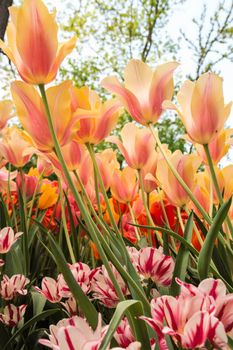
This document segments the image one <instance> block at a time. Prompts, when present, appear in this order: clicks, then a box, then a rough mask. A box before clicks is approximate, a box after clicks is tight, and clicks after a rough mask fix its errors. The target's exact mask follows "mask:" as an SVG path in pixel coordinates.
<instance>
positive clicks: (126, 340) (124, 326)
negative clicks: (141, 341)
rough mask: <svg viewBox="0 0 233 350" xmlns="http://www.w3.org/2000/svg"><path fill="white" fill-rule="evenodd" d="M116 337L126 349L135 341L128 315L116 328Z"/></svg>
mask: <svg viewBox="0 0 233 350" xmlns="http://www.w3.org/2000/svg"><path fill="white" fill-rule="evenodd" d="M114 338H115V339H116V341H117V343H118V344H119V345H120V346H121V347H122V348H124V349H125V348H127V346H129V345H130V344H131V343H132V342H134V341H135V337H134V335H133V333H132V330H131V328H130V325H129V322H128V319H127V318H126V317H125V318H123V320H121V322H120V324H119V326H118V327H117V329H116V333H115V335H114Z"/></svg>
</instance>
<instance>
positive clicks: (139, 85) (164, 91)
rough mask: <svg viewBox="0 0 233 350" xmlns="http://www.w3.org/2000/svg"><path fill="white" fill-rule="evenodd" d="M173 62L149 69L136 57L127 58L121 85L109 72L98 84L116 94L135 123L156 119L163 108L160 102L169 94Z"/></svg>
mask: <svg viewBox="0 0 233 350" xmlns="http://www.w3.org/2000/svg"><path fill="white" fill-rule="evenodd" d="M177 66H178V64H177V63H176V62H169V63H165V64H161V65H159V66H158V67H157V68H156V70H155V71H153V70H152V69H151V68H150V67H149V66H148V65H147V64H146V63H144V62H142V61H140V60H135V59H133V60H131V61H129V63H128V64H127V66H126V68H125V73H124V77H125V85H123V84H121V83H120V82H119V80H118V79H117V78H116V77H114V76H110V77H108V78H105V79H104V80H103V81H102V86H103V87H104V88H105V89H106V90H108V91H110V92H112V93H114V94H116V95H117V96H119V99H120V101H121V103H122V105H123V106H124V107H125V109H126V110H127V112H128V113H129V114H130V115H131V117H132V118H133V119H135V120H136V121H137V122H138V123H140V124H143V125H148V124H150V123H153V124H154V123H156V122H157V120H158V119H159V117H160V115H161V114H162V112H163V109H162V104H163V102H164V101H165V100H170V99H171V98H172V95H173V78H172V75H173V72H174V70H175V69H176V68H177Z"/></svg>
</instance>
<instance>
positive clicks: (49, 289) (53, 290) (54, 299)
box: [34, 277, 62, 303]
mask: <svg viewBox="0 0 233 350" xmlns="http://www.w3.org/2000/svg"><path fill="white" fill-rule="evenodd" d="M34 288H35V290H36V291H37V292H39V293H40V294H42V295H44V297H45V298H46V299H48V300H49V301H50V302H51V303H58V302H59V301H60V300H61V298H62V296H61V294H60V288H59V284H58V282H57V281H56V280H54V279H53V278H51V277H44V278H43V279H42V282H41V289H40V288H38V287H34Z"/></svg>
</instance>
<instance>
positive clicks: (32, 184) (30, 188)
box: [16, 173, 39, 197]
mask: <svg viewBox="0 0 233 350" xmlns="http://www.w3.org/2000/svg"><path fill="white" fill-rule="evenodd" d="M23 183H24V191H25V194H26V196H27V197H32V196H33V194H34V192H35V190H36V188H37V184H38V178H37V177H36V176H30V175H28V174H23ZM16 184H17V187H18V189H20V191H21V193H23V186H22V176H21V174H20V173H18V175H17V177H16ZM37 189H38V190H39V188H37Z"/></svg>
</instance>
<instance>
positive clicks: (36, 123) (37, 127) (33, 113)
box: [11, 81, 79, 152]
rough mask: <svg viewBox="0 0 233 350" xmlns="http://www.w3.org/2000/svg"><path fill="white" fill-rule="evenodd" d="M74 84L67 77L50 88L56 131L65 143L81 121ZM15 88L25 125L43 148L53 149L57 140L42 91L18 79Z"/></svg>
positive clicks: (13, 87) (12, 87) (15, 100)
mask: <svg viewBox="0 0 233 350" xmlns="http://www.w3.org/2000/svg"><path fill="white" fill-rule="evenodd" d="M70 86H71V82H70V81H65V82H63V83H61V84H59V85H57V86H54V87H51V88H49V89H48V90H47V91H46V93H47V98H48V104H49V107H50V111H51V116H52V120H53V124H54V129H55V133H56V135H57V138H58V141H59V143H60V145H61V146H63V145H65V144H66V143H68V142H69V141H70V139H71V137H72V134H73V133H74V132H75V131H76V130H77V129H78V125H79V122H78V120H77V119H76V118H74V117H73V114H72V110H71V98H70V94H69V89H70ZM11 92H12V97H13V101H14V103H15V106H16V110H17V114H18V116H19V119H20V121H21V123H22V125H23V127H24V129H25V130H26V131H27V132H28V133H29V134H30V135H31V137H32V138H33V140H34V142H35V144H36V147H37V148H38V149H39V150H40V151H41V152H51V151H52V150H53V147H54V144H53V140H52V137H51V134H50V131H49V126H48V122H47V117H46V112H45V108H44V105H43V102H42V99H41V97H40V95H39V93H38V91H37V90H36V89H35V88H34V87H33V86H30V85H28V84H26V83H24V82H21V81H15V82H13V83H12V85H11Z"/></svg>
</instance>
